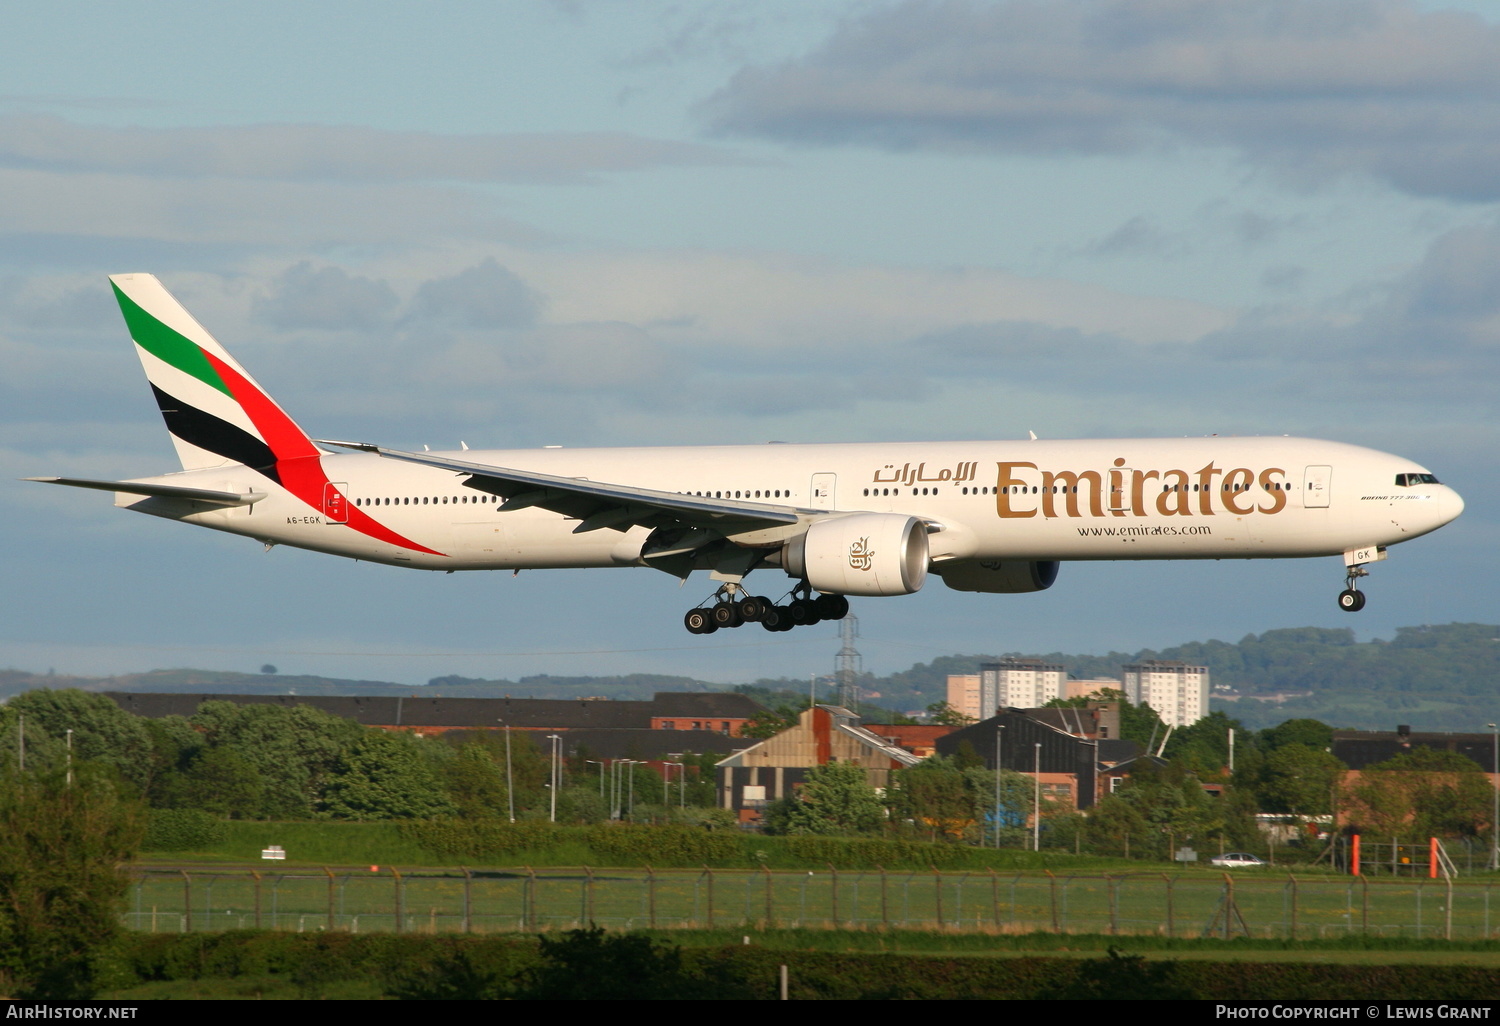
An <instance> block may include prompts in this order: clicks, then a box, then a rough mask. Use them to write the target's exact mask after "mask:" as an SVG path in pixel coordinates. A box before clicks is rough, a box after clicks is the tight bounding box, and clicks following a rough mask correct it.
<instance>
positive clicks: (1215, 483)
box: [995, 457, 1288, 520]
mask: <svg viewBox="0 0 1500 1026" xmlns="http://www.w3.org/2000/svg"><path fill="white" fill-rule="evenodd" d="M1125 463H1126V461H1125V458H1124V457H1120V458H1117V459H1116V460H1114V461H1113V466H1112V467H1111V468H1110V469H1108V470H1105V471H1097V470H1043V469H1041V468H1040V467H1039V466H1038V465H1037V464H1035V463H1031V462H1025V461H1020V460H1016V461H1009V462H997V463H996V464H995V470H996V475H995V513H996V514H997V515H998V516H1000V517H1001V518H1002V519H1006V520H1012V519H1028V518H1031V517H1035V516H1037V515H1038V514H1040V515H1041V516H1042V518H1043V519H1046V520H1052V519H1056V518H1059V517H1070V518H1081V517H1089V518H1095V517H1098V518H1102V517H1106V516H1115V517H1127V516H1135V517H1149V516H1153V515H1154V516H1162V517H1188V516H1205V517H1211V516H1217V515H1219V514H1220V513H1230V514H1234V515H1236V516H1248V515H1250V514H1252V513H1260V514H1264V515H1268V516H1269V515H1272V514H1276V513H1280V512H1281V511H1282V510H1284V509H1285V508H1286V505H1287V493H1288V489H1287V485H1286V481H1285V477H1286V471H1285V470H1284V469H1283V468H1281V467H1268V468H1266V469H1265V470H1262V471H1259V472H1258V473H1257V472H1256V471H1255V470H1253V469H1251V468H1249V467H1233V468H1231V469H1228V470H1226V469H1224V468H1222V467H1220V466H1218V464H1217V463H1214V462H1210V463H1209V464H1208V465H1207V466H1204V467H1200V468H1199V469H1197V470H1195V471H1187V470H1181V469H1177V468H1172V469H1168V470H1135V469H1132V468H1129V467H1127V466H1126V465H1125ZM1026 471H1035V473H1033V474H1027V473H1025V472H1026ZM1038 480H1040V487H1038V486H1037V484H1036V482H1037V481H1038ZM1257 490H1258V494H1257ZM1153 493H1154V495H1155V499H1154V501H1153V499H1152V495H1153ZM1195 498H1196V500H1197V501H1196V502H1194V501H1193V500H1194V499H1195Z"/></svg>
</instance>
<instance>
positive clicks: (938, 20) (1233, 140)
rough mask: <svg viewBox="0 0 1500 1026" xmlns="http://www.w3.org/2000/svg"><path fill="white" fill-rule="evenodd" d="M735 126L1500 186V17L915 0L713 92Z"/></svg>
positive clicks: (1208, 0) (1403, 7)
mask: <svg viewBox="0 0 1500 1026" xmlns="http://www.w3.org/2000/svg"><path fill="white" fill-rule="evenodd" d="M704 110H705V113H706V114H707V116H708V117H709V118H710V120H711V122H712V124H713V125H714V126H715V127H717V128H718V129H720V130H722V131H726V132H731V133H734V132H737V133H748V134H755V135H762V136H768V137H772V138H778V139H783V140H787V141H790V142H796V143H805V144H814V145H818V144H837V143H858V144H867V145H875V146H882V147H889V148H892V149H907V148H934V149H943V150H960V151H966V150H967V151H985V150H989V151H998V152H1009V153H1037V154H1080V153H1118V152H1132V151H1141V150H1155V149H1159V148H1163V147H1170V146H1174V145H1179V144H1188V145H1194V146H1207V147H1229V148H1231V149H1232V150H1234V151H1236V152H1238V153H1239V154H1241V155H1242V156H1244V157H1245V158H1246V159H1248V160H1251V161H1254V162H1257V163H1262V164H1265V165H1269V166H1272V167H1275V168H1278V169H1280V170H1283V171H1286V172H1289V173H1292V174H1294V175H1298V176H1303V177H1306V178H1309V179H1319V178H1324V177H1327V176H1331V175H1339V174H1345V173H1361V174H1366V175H1370V176H1373V177H1375V178H1377V179H1381V180H1383V181H1386V182H1388V183H1390V184H1392V185H1394V186H1396V187H1397V188H1399V189H1403V190H1406V191H1409V192H1412V193H1418V194H1425V195H1441V196H1448V197H1453V198H1458V199H1465V200H1495V199H1500V184H1497V181H1500V180H1497V179H1496V177H1495V176H1494V174H1493V168H1494V167H1495V166H1496V165H1497V162H1500V27H1497V26H1495V25H1492V24H1490V23H1488V22H1486V21H1484V20H1483V19H1481V18H1479V17H1478V16H1477V15H1473V14H1465V13H1459V12H1454V11H1430V10H1425V9H1423V8H1421V7H1419V6H1417V5H1416V4H1415V3H1413V2H1410V0H1318V2H1306V0H1151V2H1141V0H1050V2H1048V3H1027V2H1010V3H1001V4H980V3H972V2H948V3H929V2H915V0H908V2H904V3H899V4H895V5H892V6H889V7H883V8H878V9H876V10H875V11H874V12H873V13H869V14H867V15H865V16H864V17H862V18H859V19H855V20H851V21H849V22H847V23H845V24H844V25H843V26H842V27H841V28H840V29H839V30H837V31H836V32H834V33H833V35H832V36H831V37H830V38H829V39H827V40H826V41H825V42H824V44H823V45H822V46H821V47H820V48H819V49H817V50H816V51H814V52H813V53H811V54H809V55H807V56H805V57H803V58H801V59H798V60H793V61H789V62H786V63H784V64H781V65H779V66H776V67H767V68H759V69H748V70H745V71H742V72H740V73H739V74H738V75H737V76H736V77H735V78H734V79H733V80H732V81H731V82H730V84H729V85H728V86H727V87H726V88H724V89H723V90H722V91H721V92H719V93H718V94H717V95H716V96H715V97H713V98H712V100H710V101H709V102H708V103H707V104H706V105H705V108H704Z"/></svg>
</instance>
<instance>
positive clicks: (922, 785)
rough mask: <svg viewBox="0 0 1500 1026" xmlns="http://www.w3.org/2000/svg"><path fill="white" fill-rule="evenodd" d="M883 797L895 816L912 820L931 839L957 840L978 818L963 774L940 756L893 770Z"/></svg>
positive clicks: (951, 762)
mask: <svg viewBox="0 0 1500 1026" xmlns="http://www.w3.org/2000/svg"><path fill="white" fill-rule="evenodd" d="M886 801H887V802H889V803H890V807H891V812H892V814H893V815H894V816H895V817H896V818H897V819H899V820H903V821H910V822H912V823H913V825H914V826H916V827H917V829H918V830H921V831H923V832H925V833H928V834H930V835H931V836H932V837H933V838H934V839H936V838H938V837H941V838H943V839H944V840H958V839H960V838H962V837H963V836H964V834H965V833H967V832H968V830H969V828H970V827H972V826H973V825H974V823H975V822H976V821H977V820H978V818H979V810H978V808H977V806H976V802H975V795H974V793H973V792H972V790H971V789H970V786H969V781H968V779H967V778H966V777H965V774H964V773H963V771H962V770H960V769H959V768H958V767H957V766H955V765H954V764H953V761H952V760H951V759H945V758H942V757H940V756H934V757H932V758H930V759H924V760H922V761H921V762H919V763H918V764H917V765H915V766H912V767H911V768H909V769H902V770H895V771H893V772H892V774H891V786H890V788H889V789H888V790H887V791H886Z"/></svg>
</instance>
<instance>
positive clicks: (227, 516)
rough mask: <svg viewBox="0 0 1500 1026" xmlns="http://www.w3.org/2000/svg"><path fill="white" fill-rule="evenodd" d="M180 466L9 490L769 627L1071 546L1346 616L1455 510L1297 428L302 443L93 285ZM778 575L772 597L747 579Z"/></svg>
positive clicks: (1048, 568)
mask: <svg viewBox="0 0 1500 1026" xmlns="http://www.w3.org/2000/svg"><path fill="white" fill-rule="evenodd" d="M110 280H111V282H112V283H113V285H114V289H115V295H116V298H117V299H118V300H119V303H120V309H121V311H122V312H123V313H124V315H125V322H126V325H127V326H128V328H129V331H130V335H131V337H132V338H133V339H134V340H135V343H136V351H137V353H138V355H139V356H140V358H141V362H142V364H143V365H144V366H145V370H146V377H147V379H148V380H149V382H150V384H151V390H152V391H153V392H154V393H155V395H156V401H157V404H158V405H159V406H160V408H161V412H162V416H163V417H164V418H165V419H166V423H167V430H168V431H169V432H170V433H171V436H172V442H173V444H174V445H175V446H176V449H177V455H178V457H179V458H180V459H181V462H182V470H181V471H178V472H173V473H168V474H163V475H160V476H157V477H144V478H136V479H132V480H128V481H94V480H84V479H80V478H63V477H45V478H28V479H27V480H32V481H44V482H49V483H52V484H62V485H72V486H75V487H80V488H95V489H102V490H104V491H110V492H114V493H115V505H116V506H120V507H124V508H126V509H131V510H135V511H136V512H139V513H149V514H151V515H153V516H159V517H165V518H166V519H169V520H180V521H183V522H185V523H190V524H196V525H198V526H200V527H209V528H212V529H214V530H217V531H227V532H229V533H231V534H242V535H246V536H248V537H251V538H255V539H257V540H259V541H261V542H263V543H264V544H265V545H267V546H268V547H269V546H271V545H294V546H297V547H299V548H304V549H312V550H315V551H318V552H328V553H332V554H334V555H339V556H348V557H352V558H355V559H363V560H369V561H371V562H376V563H386V564H389V565H391V566H403V567H413V568H417V569H423V570H445V571H449V572H452V571H455V570H501V569H505V570H521V569H540V568H548V567H627V566H633V567H642V566H644V567H653V568H655V569H657V570H663V571H665V572H667V573H669V574H673V575H674V576H677V577H679V578H683V579H686V578H687V577H688V576H689V575H690V574H691V573H692V572H693V571H694V570H706V571H708V572H709V574H710V577H711V578H712V579H713V580H714V581H716V582H718V589H717V591H716V593H715V594H714V596H713V598H712V599H710V600H708V601H707V603H706V604H703V605H700V607H698V608H695V609H693V610H690V611H689V612H688V614H687V616H686V617H685V622H686V625H687V628H688V630H689V631H692V632H693V633H695V634H706V633H711V632H713V631H715V630H717V629H719V628H727V627H737V626H739V625H740V624H742V623H747V622H759V623H760V624H761V625H762V626H763V627H764V628H766V629H767V630H773V631H774V630H788V629H790V628H791V627H793V626H795V625H797V624H801V623H813V622H816V621H818V620H819V619H839V618H842V617H843V616H844V615H846V614H847V612H848V608H849V603H848V599H847V597H846V596H849V595H908V594H911V593H913V592H915V591H917V590H919V589H920V588H921V587H922V585H923V583H924V581H925V580H926V578H927V575H928V573H929V571H930V572H932V573H935V574H937V575H938V576H939V577H940V578H941V579H942V581H943V583H944V584H946V585H947V586H948V587H950V588H955V589H957V590H959V591H972V592H991V593H996V592H1000V593H1015V592H1031V591H1040V590H1042V589H1045V588H1048V587H1050V586H1051V585H1052V583H1053V581H1054V580H1055V579H1056V577H1057V572H1058V566H1059V564H1060V563H1061V562H1062V561H1064V560H1086V559H1087V560H1099V559H1263V558H1283V557H1308V556H1336V555H1342V556H1343V558H1344V565H1345V589H1344V590H1343V591H1342V592H1341V593H1340V594H1339V600H1338V601H1339V607H1340V608H1342V609H1345V610H1347V611H1350V612H1354V611H1357V610H1359V609H1361V608H1363V606H1364V604H1365V596H1364V593H1363V592H1361V591H1359V590H1358V589H1357V587H1356V585H1357V584H1358V581H1359V579H1360V578H1361V577H1364V576H1366V574H1367V571H1366V569H1365V567H1366V565H1367V564H1370V563H1373V562H1376V561H1378V560H1382V559H1384V558H1385V556H1386V548H1387V547H1388V546H1390V545H1394V544H1396V543H1397V542H1403V541H1407V540H1409V539H1411V538H1416V537H1419V536H1421V535H1424V534H1426V533H1428V532H1429V531H1434V530H1436V529H1437V528H1439V527H1442V526H1443V525H1444V524H1446V523H1448V522H1449V521H1451V520H1453V519H1454V518H1455V517H1457V516H1458V515H1459V513H1460V512H1462V510H1463V505H1464V504H1463V500H1462V499H1461V498H1460V497H1459V495H1458V493H1456V492H1455V491H1453V490H1452V489H1451V488H1449V487H1447V486H1445V485H1442V484H1439V483H1438V480H1437V478H1436V477H1434V476H1433V475H1432V474H1431V473H1429V472H1428V471H1427V469H1426V468H1424V467H1421V466H1418V465H1417V464H1415V463H1413V462H1412V461H1410V460H1408V459H1404V458H1402V457H1400V456H1392V455H1388V454H1386V453H1382V452H1376V451H1374V450H1371V449H1364V448H1360V447H1357V446H1353V445H1344V444H1341V443H1338V442H1320V441H1313V440H1310V439H1303V438H1221V437H1217V436H1215V437H1209V438H1184V439H1123V438H1122V439H1103V440H1075V441H1038V440H1036V439H1035V437H1034V436H1033V438H1032V439H1030V440H1027V441H1009V442H893V443H859V444H840V445H784V444H775V443H772V444H768V445H736V446H691V447H689V446H682V447H671V448H652V449H644V448H619V449H561V448H546V449H540V450H532V449H524V450H486V451H478V450H469V449H468V448H467V446H465V447H464V448H463V449H462V450H460V451H457V452H401V451H397V450H393V449H386V448H382V447H380V446H377V445H369V444H364V443H358V442H331V441H314V440H312V439H310V438H309V437H308V436H307V435H306V434H305V433H304V432H303V431H302V429H301V428H299V427H298V426H297V425H296V423H295V422H293V420H292V419H291V418H290V417H289V416H287V414H286V413H285V412H283V411H282V409H281V407H280V406H278V405H277V404H276V402H275V401H274V400H272V399H271V398H270V396H269V395H268V394H267V393H266V392H265V391H264V390H263V389H262V388H261V387H260V386H259V385H257V384H256V383H255V381H254V380H253V379H252V378H251V377H250V375H249V374H247V373H246V372H245V370H244V369H243V368H242V367H241V366H240V365H239V364H238V363H237V362H236V361H235V360H234V358H233V357H231V356H230V355H229V353H228V352H227V351H225V349H224V348H223V347H222V346H220V345H219V343H218V342H217V341H215V340H214V338H213V336H211V335H210V334H209V333H208V332H207V331H205V330H204V329H203V327H202V326H201V325H199V324H198V322H197V321H196V320H194V319H193V317H192V315H190V314H189V313H188V312H187V311H186V310H185V309H184V308H183V307H182V305H181V304H180V303H178V302H177V300H176V299H174V298H173V297H172V295H171V294H170V293H168V292H167V290H166V289H165V288H164V287H163V286H162V284H161V283H160V282H159V281H157V279H156V278H155V277H153V276H151V275H149V274H121V275H115V276H113V277H112V278H111V279H110ZM762 568H766V569H778V570H781V571H783V572H784V573H785V574H786V575H787V576H788V577H789V578H790V579H791V584H790V588H789V590H788V592H787V595H786V598H787V599H789V601H786V602H784V603H782V604H776V603H773V602H771V601H770V600H768V599H766V598H763V597H759V596H755V595H752V594H750V593H749V592H748V591H747V590H746V588H745V584H744V581H745V577H746V575H748V574H749V573H750V572H751V571H753V570H757V569H762Z"/></svg>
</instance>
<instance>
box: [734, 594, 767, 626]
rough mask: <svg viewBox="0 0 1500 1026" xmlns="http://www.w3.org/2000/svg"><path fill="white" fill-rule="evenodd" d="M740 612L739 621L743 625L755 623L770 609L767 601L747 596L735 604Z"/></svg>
mask: <svg viewBox="0 0 1500 1026" xmlns="http://www.w3.org/2000/svg"><path fill="white" fill-rule="evenodd" d="M736 606H737V608H738V609H739V612H740V619H741V620H742V621H743V622H745V623H757V622H759V621H760V619H761V618H762V617H764V616H765V615H766V610H767V609H769V608H771V601H770V600H769V599H763V598H757V597H755V596H747V597H745V598H742V599H740V600H739V602H738V603H737V604H736Z"/></svg>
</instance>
